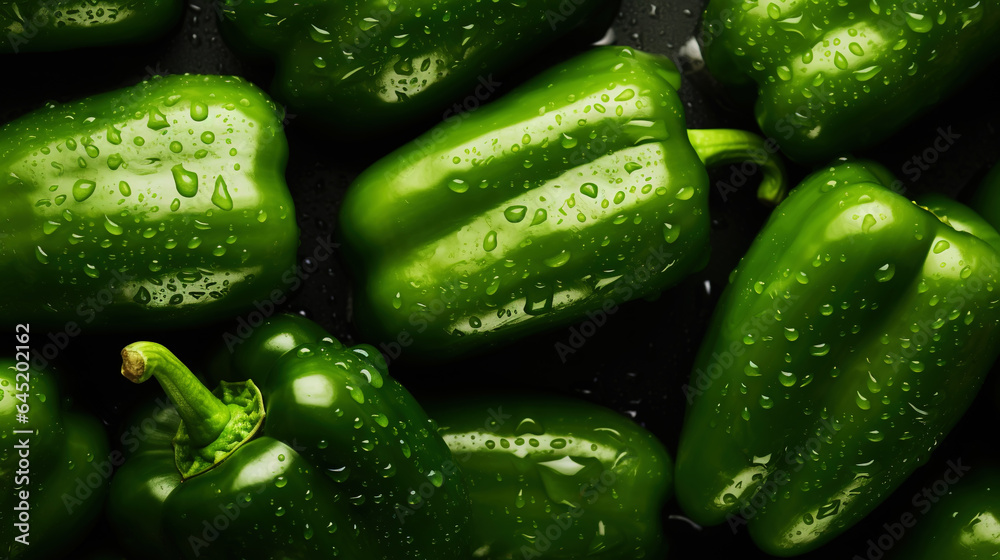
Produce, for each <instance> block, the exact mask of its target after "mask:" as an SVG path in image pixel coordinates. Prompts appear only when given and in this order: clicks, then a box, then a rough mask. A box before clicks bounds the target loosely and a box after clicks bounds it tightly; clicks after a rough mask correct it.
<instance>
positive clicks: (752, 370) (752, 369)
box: [743, 361, 761, 377]
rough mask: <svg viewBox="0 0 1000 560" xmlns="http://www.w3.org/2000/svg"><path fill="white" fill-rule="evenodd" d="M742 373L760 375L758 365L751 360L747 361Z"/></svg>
mask: <svg viewBox="0 0 1000 560" xmlns="http://www.w3.org/2000/svg"><path fill="white" fill-rule="evenodd" d="M743 373H744V374H745V375H746V376H747V377H760V375H761V374H760V367H759V366H758V365H757V364H755V363H753V362H752V361H750V362H748V363H747V365H746V366H744V368H743Z"/></svg>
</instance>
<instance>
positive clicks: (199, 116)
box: [191, 101, 208, 122]
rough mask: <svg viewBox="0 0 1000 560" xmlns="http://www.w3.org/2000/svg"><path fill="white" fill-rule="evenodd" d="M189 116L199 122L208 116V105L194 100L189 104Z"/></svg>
mask: <svg viewBox="0 0 1000 560" xmlns="http://www.w3.org/2000/svg"><path fill="white" fill-rule="evenodd" d="M191 118H192V119H193V120H195V121H198V122H201V121H203V120H205V119H207V118H208V105H205V104H204V103H202V102H200V101H195V102H194V103H192V104H191Z"/></svg>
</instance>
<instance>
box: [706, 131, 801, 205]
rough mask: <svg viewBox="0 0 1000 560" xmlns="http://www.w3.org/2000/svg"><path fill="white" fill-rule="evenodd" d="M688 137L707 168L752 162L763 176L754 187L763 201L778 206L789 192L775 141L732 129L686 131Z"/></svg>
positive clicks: (759, 198)
mask: <svg viewBox="0 0 1000 560" xmlns="http://www.w3.org/2000/svg"><path fill="white" fill-rule="evenodd" d="M688 139H690V140H691V145H692V146H693V147H694V151H695V152H697V153H698V157H699V158H701V161H702V162H704V164H705V166H706V167H712V166H714V165H720V164H726V163H739V162H744V161H749V162H751V163H753V164H754V166H755V169H754V171H756V169H758V168H759V169H760V170H761V171H762V172H763V173H764V177H762V178H761V181H760V187H759V188H758V189H757V199H758V200H760V201H761V202H763V203H764V204H768V205H770V206H777V205H778V203H779V202H781V201H782V200H784V198H785V195H787V194H788V181H787V178H786V177H785V166H784V164H782V163H781V159H780V158H779V157H778V156H776V155H775V153H776V152H777V144H774V143H772V142H766V141H765V140H764V139H763V138H761V137H760V136H758V135H756V134H753V133H751V132H746V131H743V130H731V129H711V130H688ZM769 146H772V147H773V149H769Z"/></svg>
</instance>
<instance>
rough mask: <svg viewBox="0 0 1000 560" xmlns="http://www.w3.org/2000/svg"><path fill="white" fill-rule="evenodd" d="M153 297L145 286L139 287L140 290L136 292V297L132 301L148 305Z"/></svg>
mask: <svg viewBox="0 0 1000 560" xmlns="http://www.w3.org/2000/svg"><path fill="white" fill-rule="evenodd" d="M152 299H153V298H152V296H150V294H149V290H147V289H146V287H145V286H139V290H138V291H136V293H135V296H133V297H132V301H134V302H136V303H139V304H142V305H146V304H147V303H149V302H150V301H151V300H152Z"/></svg>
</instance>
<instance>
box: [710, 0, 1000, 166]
mask: <svg viewBox="0 0 1000 560" xmlns="http://www.w3.org/2000/svg"><path fill="white" fill-rule="evenodd" d="M702 25H703V29H702V32H701V38H702V43H703V55H704V58H705V63H706V65H707V67H708V69H709V71H711V73H712V75H713V76H714V77H715V78H716V79H718V80H719V81H720V82H722V83H723V84H726V85H729V86H734V87H735V88H742V91H743V95H745V96H746V97H747V99H748V100H752V99H753V93H752V91H753V90H756V105H755V108H754V113H755V115H756V117H757V123H758V124H759V125H760V128H761V130H762V131H763V132H764V134H765V135H766V136H768V137H769V138H773V139H775V140H776V141H777V142H778V143H779V144H780V145H781V147H782V150H783V151H784V153H785V154H787V155H788V157H789V158H791V159H793V160H796V161H800V162H808V163H822V162H823V161H825V160H829V159H830V158H831V157H835V156H838V155H841V154H842V153H845V152H848V151H854V150H859V149H862V148H866V147H870V146H873V145H875V144H877V143H879V142H881V141H882V140H884V139H886V138H887V137H889V136H890V135H891V134H893V133H894V132H895V131H897V130H899V129H900V128H902V126H903V125H905V124H906V123H907V122H908V121H910V120H911V119H913V118H914V117H915V116H917V115H918V114H920V113H921V112H923V111H924V110H926V109H928V108H930V107H932V106H933V105H935V104H937V103H938V101H940V100H941V99H942V98H943V97H945V96H947V95H948V94H949V93H950V92H952V91H954V90H955V89H956V88H957V87H959V86H960V85H961V84H962V83H963V82H964V81H965V80H966V79H967V78H969V77H970V76H972V75H973V74H974V73H976V72H977V71H979V70H981V69H983V68H985V67H986V65H987V64H988V63H989V62H990V60H992V59H993V58H995V56H996V52H997V49H998V48H1000V34H997V32H996V30H997V26H998V25H1000V2H998V1H997V0H986V1H983V2H975V1H974V2H956V3H951V4H942V3H940V2H932V1H930V0H917V1H902V0H877V1H875V2H872V1H870V0H843V1H840V2H819V3H816V2H801V1H792V0H787V1H786V0H775V1H773V2H772V1H769V0H765V1H761V2H757V1H753V2H744V1H742V0H712V1H711V2H710V3H709V4H708V8H707V10H706V11H705V14H704V18H703V22H702Z"/></svg>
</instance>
